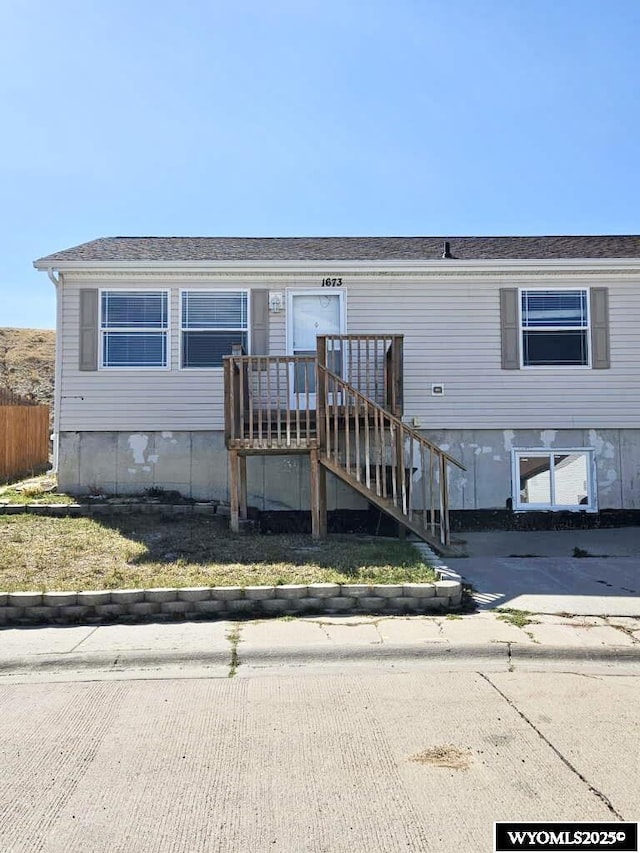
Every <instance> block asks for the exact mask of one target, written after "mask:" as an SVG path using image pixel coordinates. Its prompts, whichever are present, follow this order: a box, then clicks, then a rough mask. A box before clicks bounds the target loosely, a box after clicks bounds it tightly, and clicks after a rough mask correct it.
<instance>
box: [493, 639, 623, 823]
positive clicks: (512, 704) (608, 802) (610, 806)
mask: <svg viewBox="0 0 640 853" xmlns="http://www.w3.org/2000/svg"><path fill="white" fill-rule="evenodd" d="M510 653H511V649H509V654H510ZM478 675H479V676H480V677H481V678H484V680H485V681H486V682H487V684H489V685H490V686H491V687H493V689H494V690H495V691H496V693H498V694H499V695H500V696H502V698H503V699H504V701H505V702H506V703H507V705H509V707H510V708H513V710H514V711H515V712H516V714H518V716H519V717H521V719H523V720H524V721H525V723H527V725H529V726H531V728H532V729H533V730H534V732H535V733H536V734H537V735H538V737H539V738H540V739H541V740H543V741H544V742H545V743H546V744H547V746H548V747H549V748H550V749H551V750H553V752H554V753H555V754H556V755H557V756H558V758H559V759H560V760H561V761H562V763H563V764H564V765H565V766H566V767H568V769H569V770H570V771H571V772H572V773H574V774H575V775H576V776H577V777H578V779H580V781H581V782H582V783H583V784H585V785H586V786H587V788H588V789H589V791H591V793H592V794H594V796H596V797H597V798H598V799H599V800H601V802H603V803H604V805H605V806H606V807H607V808H608V809H609V811H610V812H611V814H612V815H615V817H616V818H617V819H618V820H619V821H622V822H624V820H625V819H624V818H623V817H622V815H621V814H620V813H619V812H618V811H616V808H615V806H614V805H613V803H612V802H611V800H610V799H609V798H608V797H607V796H606V795H605V794H603V793H602V791H599V790H598V789H597V788H596V787H594V786H593V785H592V784H591V782H589V780H588V779H587V778H586V777H585V776H583V775H582V773H581V772H580V771H579V770H578V768H577V767H574V765H573V764H572V763H571V762H570V761H569V759H568V758H565V756H564V755H563V754H562V753H561V752H560V750H559V749H558V748H557V747H556V746H554V745H553V744H552V743H551V741H550V740H549V738H548V737H546V736H545V735H544V734H543V733H542V732H541V731H540V729H539V728H538V727H537V726H536V725H535V724H534V723H533V722H532V721H531V720H530V719H529V718H528V717H527V716H526V714H524V713H523V712H522V711H521V710H520V708H518V706H517V705H516V703H515V702H514V701H513V700H511V699H510V698H509V697H508V696H507V695H506V694H505V693H503V692H502V690H500V688H499V687H498V686H497V685H496V684H494V683H493V681H492V680H491V679H490V678H489V676H488V675H486V674H485V673H484V672H479V673H478Z"/></svg>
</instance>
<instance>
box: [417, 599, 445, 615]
mask: <svg viewBox="0 0 640 853" xmlns="http://www.w3.org/2000/svg"><path fill="white" fill-rule="evenodd" d="M414 600H416V601H419V606H420V611H419V612H420V613H441V612H442V611H443V610H446V609H447V606H448V602H449V600H448V599H447V598H438V597H437V596H435V597H434V598H420V599H414Z"/></svg>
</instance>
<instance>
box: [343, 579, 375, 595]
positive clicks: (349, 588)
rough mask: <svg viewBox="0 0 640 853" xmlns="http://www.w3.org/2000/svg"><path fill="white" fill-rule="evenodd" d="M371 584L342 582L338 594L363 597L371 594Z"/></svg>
mask: <svg viewBox="0 0 640 853" xmlns="http://www.w3.org/2000/svg"><path fill="white" fill-rule="evenodd" d="M371 590H372V587H371V584H368V583H343V584H342V586H341V587H340V595H346V596H350V597H351V598H365V597H370V596H371Z"/></svg>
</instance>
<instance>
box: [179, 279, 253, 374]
mask: <svg viewBox="0 0 640 853" xmlns="http://www.w3.org/2000/svg"><path fill="white" fill-rule="evenodd" d="M181 315H182V321H181V329H182V344H181V353H182V358H181V365H182V367H201V368H208V367H222V359H223V357H224V356H225V355H231V349H232V347H233V345H234V344H241V345H242V346H243V347H244V350H245V352H246V351H247V346H248V334H249V318H248V294H247V291H246V290H243V291H215V292H214V291H202V290H199V291H196V290H185V291H183V292H182V297H181Z"/></svg>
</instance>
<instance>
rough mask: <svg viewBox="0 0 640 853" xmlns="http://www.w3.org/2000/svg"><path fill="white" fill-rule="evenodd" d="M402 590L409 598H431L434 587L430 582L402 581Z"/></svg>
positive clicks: (434, 590) (433, 594)
mask: <svg viewBox="0 0 640 853" xmlns="http://www.w3.org/2000/svg"><path fill="white" fill-rule="evenodd" d="M402 592H403V595H407V596H410V597H411V598H433V597H434V596H435V594H436V587H435V584H432V583H403V584H402Z"/></svg>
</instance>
